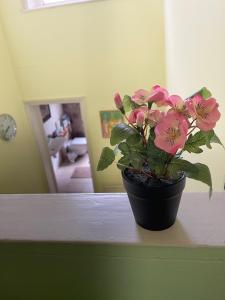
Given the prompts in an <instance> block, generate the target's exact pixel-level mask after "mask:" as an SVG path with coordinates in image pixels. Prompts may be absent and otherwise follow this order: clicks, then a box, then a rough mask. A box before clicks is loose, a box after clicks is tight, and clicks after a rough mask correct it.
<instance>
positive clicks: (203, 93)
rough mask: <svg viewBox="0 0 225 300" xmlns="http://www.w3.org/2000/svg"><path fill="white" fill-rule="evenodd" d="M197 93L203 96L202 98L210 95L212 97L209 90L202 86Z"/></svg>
mask: <svg viewBox="0 0 225 300" xmlns="http://www.w3.org/2000/svg"><path fill="white" fill-rule="evenodd" d="M199 94H200V95H201V96H202V97H203V98H204V99H208V98H210V97H212V94H211V92H210V91H209V90H208V89H207V88H206V87H203V88H202V89H201V90H200V91H199Z"/></svg>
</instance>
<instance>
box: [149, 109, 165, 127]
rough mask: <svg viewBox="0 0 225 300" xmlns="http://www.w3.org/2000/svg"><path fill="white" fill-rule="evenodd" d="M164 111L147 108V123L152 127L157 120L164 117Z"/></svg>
mask: <svg viewBox="0 0 225 300" xmlns="http://www.w3.org/2000/svg"><path fill="white" fill-rule="evenodd" d="M164 115H165V113H164V112H160V111H159V110H153V109H151V110H149V111H148V113H147V119H148V123H149V124H150V126H151V127H154V126H155V125H156V124H157V123H159V121H160V120H161V119H162V117H164Z"/></svg>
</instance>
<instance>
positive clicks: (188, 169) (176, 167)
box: [168, 158, 198, 178]
mask: <svg viewBox="0 0 225 300" xmlns="http://www.w3.org/2000/svg"><path fill="white" fill-rule="evenodd" d="M182 172H185V173H186V175H187V173H188V174H189V173H197V172H198V169H197V167H196V166H195V165H194V164H192V163H190V162H189V161H187V160H185V159H177V158H174V159H173V160H172V161H171V162H170V164H169V166H168V173H169V176H171V177H175V178H176V177H177V176H178V175H179V174H180V173H182ZM187 176H188V175H187Z"/></svg>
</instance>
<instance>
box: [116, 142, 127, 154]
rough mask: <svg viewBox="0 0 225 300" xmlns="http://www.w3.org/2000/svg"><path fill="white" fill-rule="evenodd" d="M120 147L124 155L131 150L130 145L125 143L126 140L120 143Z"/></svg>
mask: <svg viewBox="0 0 225 300" xmlns="http://www.w3.org/2000/svg"><path fill="white" fill-rule="evenodd" d="M118 148H119V150H120V151H121V153H122V154H123V155H125V154H127V153H129V152H130V149H129V146H128V144H127V143H125V142H123V143H120V144H119V145H118Z"/></svg>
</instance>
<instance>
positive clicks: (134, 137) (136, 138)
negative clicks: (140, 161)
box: [127, 133, 142, 145]
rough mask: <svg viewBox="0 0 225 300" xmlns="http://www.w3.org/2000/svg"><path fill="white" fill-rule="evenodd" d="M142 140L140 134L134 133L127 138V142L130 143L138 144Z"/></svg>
mask: <svg viewBox="0 0 225 300" xmlns="http://www.w3.org/2000/svg"><path fill="white" fill-rule="evenodd" d="M141 140H142V137H141V135H140V134H138V133H137V134H132V135H130V136H129V137H128V138H127V143H128V144H129V145H136V144H139V143H140V142H141Z"/></svg>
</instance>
